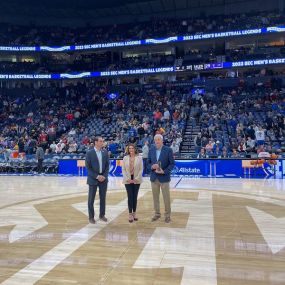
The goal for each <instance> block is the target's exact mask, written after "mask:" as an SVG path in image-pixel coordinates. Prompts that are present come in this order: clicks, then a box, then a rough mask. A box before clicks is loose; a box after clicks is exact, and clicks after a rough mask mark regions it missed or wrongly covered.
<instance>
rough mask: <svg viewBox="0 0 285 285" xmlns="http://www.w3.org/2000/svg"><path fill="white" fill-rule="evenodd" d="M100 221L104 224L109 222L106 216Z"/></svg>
mask: <svg viewBox="0 0 285 285" xmlns="http://www.w3.org/2000/svg"><path fill="white" fill-rule="evenodd" d="M100 220H101V221H103V222H105V223H106V222H108V219H107V218H106V217H105V216H103V217H100Z"/></svg>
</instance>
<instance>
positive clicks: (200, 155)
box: [197, 148, 207, 158]
mask: <svg viewBox="0 0 285 285" xmlns="http://www.w3.org/2000/svg"><path fill="white" fill-rule="evenodd" d="M197 158H207V155H206V151H205V149H204V148H201V150H200V152H199V153H198V155H197Z"/></svg>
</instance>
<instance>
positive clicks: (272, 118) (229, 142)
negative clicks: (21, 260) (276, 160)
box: [192, 82, 285, 158]
mask: <svg viewBox="0 0 285 285" xmlns="http://www.w3.org/2000/svg"><path fill="white" fill-rule="evenodd" d="M274 87H275V86H274V84H273V83H269V82H268V83H267V84H256V85H255V86H247V85H243V84H242V83H241V85H240V86H239V87H238V88H235V89H233V88H216V89H215V90H214V91H213V92H209V93H207V94H206V95H205V96H203V97H201V96H200V95H197V96H196V97H195V98H194V100H195V104H194V107H193V109H192V116H193V118H195V119H196V121H197V122H198V124H199V125H200V127H201V132H199V133H198V134H197V135H196V136H195V138H194V142H195V147H196V154H197V156H198V157H200V158H203V157H212V156H216V157H217V156H218V157H245V156H246V154H249V155H251V156H252V154H260V153H272V152H274V153H278V154H281V153H282V152H284V151H285V116H284V115H285V88H278V89H277V88H274Z"/></svg>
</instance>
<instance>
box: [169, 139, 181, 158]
mask: <svg viewBox="0 0 285 285" xmlns="http://www.w3.org/2000/svg"><path fill="white" fill-rule="evenodd" d="M170 148H171V149H172V151H173V154H174V155H177V154H178V153H179V146H178V144H177V143H176V140H174V141H173V142H172V144H171V146H170Z"/></svg>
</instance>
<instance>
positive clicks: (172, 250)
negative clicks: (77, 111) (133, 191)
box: [0, 176, 285, 285]
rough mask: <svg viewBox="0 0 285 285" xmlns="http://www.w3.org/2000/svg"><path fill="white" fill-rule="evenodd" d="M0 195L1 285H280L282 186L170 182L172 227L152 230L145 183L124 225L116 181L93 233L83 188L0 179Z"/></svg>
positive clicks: (284, 215) (55, 180) (284, 249)
mask: <svg viewBox="0 0 285 285" xmlns="http://www.w3.org/2000/svg"><path fill="white" fill-rule="evenodd" d="M0 188H1V192H0V284H5V285H8V284H11V285H12V284H25V285H29V284H108V285H109V284H137V285H140V284H147V285H148V284H155V285H158V284H171V285H174V284H177V285H178V284H183V285H200V284H201V285H215V284H217V285H226V284H227V285H228V284H230V285H240V284H248V285H251V284H259V285H260V284H263V285H269V284H280V285H281V284H284V280H285V270H284V268H285V185H284V181H283V180H279V179H275V180H274V179H272V180H262V179H256V180H254V179H219V178H218V179H214V178H212V179H211V178H208V179H207V178H205V179H198V178H197V179H195V178H192V179H191V178H178V177H177V178H173V179H172V182H171V189H172V190H171V200H172V222H171V223H170V224H165V223H164V219H163V217H162V218H161V219H160V220H159V221H157V222H150V219H151V217H152V215H153V205H152V193H151V189H150V183H149V180H148V178H145V180H144V183H143V184H142V186H141V189H140V192H139V201H138V218H139V221H137V222H135V223H132V224H130V223H129V222H128V211H127V195H126V192H125V190H124V187H123V185H122V183H121V178H115V177H113V178H110V182H109V190H108V194H107V213H106V216H107V217H108V218H109V222H108V223H103V222H100V221H97V223H96V224H95V225H93V224H89V223H88V217H87V185H86V178H83V177H82V178H81V177H40V176H34V177H25V176H22V177H21V176H15V177H12V178H11V177H9V176H7V177H1V179H0ZM97 198H98V197H97ZM97 201H98V200H97ZM161 208H162V212H163V201H162V197H161ZM95 209H96V210H95V212H96V218H97V220H98V206H97V204H96V208H95Z"/></svg>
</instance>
